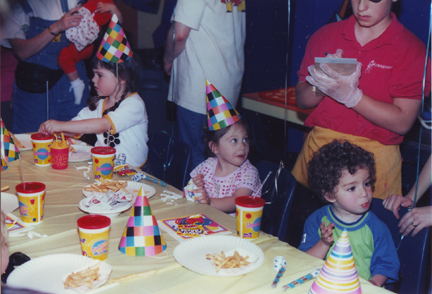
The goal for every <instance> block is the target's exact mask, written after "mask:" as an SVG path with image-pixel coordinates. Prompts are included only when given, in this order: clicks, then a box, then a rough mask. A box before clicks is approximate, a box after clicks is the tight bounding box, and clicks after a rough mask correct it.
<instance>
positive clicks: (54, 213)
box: [1, 151, 390, 294]
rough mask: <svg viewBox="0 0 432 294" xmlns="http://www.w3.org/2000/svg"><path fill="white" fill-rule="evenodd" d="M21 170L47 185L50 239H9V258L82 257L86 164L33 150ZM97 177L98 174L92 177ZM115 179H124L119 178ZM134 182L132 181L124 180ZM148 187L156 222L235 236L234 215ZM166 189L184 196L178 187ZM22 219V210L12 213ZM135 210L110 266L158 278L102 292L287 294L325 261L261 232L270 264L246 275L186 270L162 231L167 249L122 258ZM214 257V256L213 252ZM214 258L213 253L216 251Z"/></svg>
mask: <svg viewBox="0 0 432 294" xmlns="http://www.w3.org/2000/svg"><path fill="white" fill-rule="evenodd" d="M21 154H22V167H23V170H24V179H25V181H28V182H30V181H38V182H43V183H45V185H46V196H45V218H44V221H43V222H42V223H41V224H40V225H38V226H36V227H35V229H34V231H35V232H37V233H39V234H46V235H48V237H46V238H33V239H29V238H28V237H27V236H23V237H15V238H10V239H9V253H13V252H18V251H19V252H23V253H25V254H27V255H28V256H30V257H31V258H36V257H39V256H43V255H48V254H55V253H73V254H81V249H80V243H79V238H78V232H77V227H76V221H77V219H78V218H80V217H81V216H83V215H86V213H84V212H82V211H81V210H80V209H79V208H78V203H79V201H80V200H81V199H83V197H84V196H83V194H82V189H83V187H84V186H86V185H88V184H90V183H93V182H94V180H93V179H91V180H87V179H85V178H84V176H83V171H82V170H76V169H75V167H74V166H87V162H76V163H69V167H68V168H67V169H65V170H54V169H52V167H51V166H46V167H39V166H36V165H34V163H33V153H32V151H23V152H22V153H21ZM19 166H20V165H19V162H18V161H13V162H10V163H9V164H8V169H7V170H5V171H3V172H1V185H2V186H4V185H10V187H11V188H10V190H9V191H7V192H8V193H11V194H15V186H16V185H17V184H19V183H20V182H21V179H20V172H19V169H20V167H19ZM89 176H90V177H91V178H92V177H93V171H92V170H91V172H90V173H89ZM114 178H120V177H119V176H117V175H115V176H114ZM121 178H122V179H123V180H130V177H121ZM143 183H145V184H148V185H151V186H153V187H154V188H155V189H156V195H155V196H153V197H152V198H150V199H149V203H150V206H151V209H152V212H153V214H154V215H155V217H156V219H158V220H161V219H165V218H172V217H181V216H186V215H192V214H197V213H203V214H205V215H207V216H208V217H210V218H211V219H213V220H215V221H216V222H218V223H220V224H222V225H223V226H225V227H226V228H227V229H229V230H230V231H231V232H232V234H231V235H233V236H235V232H236V230H235V226H236V224H235V219H234V218H232V217H231V216H229V215H227V214H225V213H223V212H221V211H218V210H216V209H213V208H210V207H209V206H208V205H204V204H195V203H192V202H188V201H186V200H185V198H182V199H181V200H176V201H175V203H177V204H178V205H168V204H167V203H165V202H163V201H162V200H161V197H160V194H161V193H162V192H163V190H166V188H164V187H162V186H160V185H157V184H154V183H152V182H148V181H145V180H143ZM167 190H170V191H173V192H176V193H181V192H180V191H179V190H177V189H176V188H174V187H170V188H168V189H167ZM13 214H14V215H16V216H19V211H18V210H16V211H14V212H13ZM129 215H130V210H128V211H126V212H124V213H122V214H121V215H120V216H119V217H117V218H115V219H113V220H112V224H111V232H110V240H109V252H108V259H107V262H108V263H109V264H110V265H112V267H113V271H112V274H111V278H118V277H122V276H125V275H129V274H133V273H139V272H145V271H149V270H153V269H156V273H155V274H153V275H150V276H147V277H144V278H142V279H139V280H136V281H132V282H128V283H122V284H120V285H119V286H116V287H114V288H109V289H106V290H104V291H103V293H130V294H131V293H188V294H190V293H272V294H274V293H283V290H282V286H283V285H285V284H287V283H289V282H292V281H293V280H295V279H298V278H299V277H301V276H303V275H305V274H308V273H310V272H311V271H312V270H313V269H314V268H315V267H317V266H320V265H322V264H323V263H324V262H323V261H322V260H319V259H317V258H314V257H312V256H310V255H308V254H306V253H303V252H301V251H299V250H297V249H296V248H294V247H291V246H290V245H289V244H287V243H284V242H281V241H279V240H278V239H277V238H275V237H273V236H271V235H268V234H266V233H263V232H261V234H260V237H259V238H258V239H256V240H254V241H253V242H254V243H255V244H257V245H258V246H259V247H260V248H261V249H262V250H263V252H264V255H265V261H264V263H263V264H262V265H261V267H259V268H258V269H257V270H255V271H253V272H251V273H248V274H246V275H244V276H237V277H228V278H222V277H210V276H204V275H200V274H198V273H195V272H192V271H190V270H188V269H186V268H183V267H182V266H181V265H180V264H179V263H177V262H176V261H175V259H174V257H173V250H174V248H175V247H176V246H177V245H178V244H179V242H178V241H177V240H175V239H174V238H173V237H172V236H170V235H169V234H167V233H166V232H165V231H163V230H162V234H163V237H164V239H165V242H166V244H167V250H166V251H165V252H163V253H161V254H159V255H157V256H153V257H134V256H128V255H125V254H122V253H121V252H120V251H119V250H118V245H119V242H120V237H121V234H122V233H123V230H124V228H125V226H126V222H127V220H128V217H129ZM209 253H210V252H209ZM211 253H214V252H211ZM278 255H281V256H284V257H285V259H286V260H287V270H286V272H285V274H284V275H283V277H282V278H281V280H280V282H279V285H278V287H277V288H276V289H274V288H271V283H272V281H273V279H274V278H275V272H274V271H273V263H274V257H275V256H278ZM311 285H312V282H311V281H309V282H307V283H305V284H304V285H300V286H297V287H296V288H294V289H291V290H288V292H289V293H293V294H294V293H307V292H308V290H309V288H310V286H311ZM361 287H362V290H363V293H390V292H388V291H386V290H385V289H382V288H378V287H375V286H373V285H372V284H370V283H369V282H367V281H365V280H361Z"/></svg>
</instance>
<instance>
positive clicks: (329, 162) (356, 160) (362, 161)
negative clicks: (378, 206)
mask: <svg viewBox="0 0 432 294" xmlns="http://www.w3.org/2000/svg"><path fill="white" fill-rule="evenodd" d="M360 168H365V169H368V170H369V174H370V180H371V185H372V191H373V190H374V187H375V181H376V178H375V176H376V169H375V160H374V155H373V153H371V152H368V151H366V150H364V149H363V148H361V147H359V146H357V145H354V144H351V143H350V142H348V141H346V140H340V141H338V140H334V141H333V142H331V143H329V144H327V145H324V146H322V147H321V148H320V149H319V150H318V151H317V152H315V153H314V156H313V158H312V159H311V160H310V161H309V163H308V170H307V173H308V178H309V187H310V189H311V190H312V192H313V193H314V194H315V195H317V196H319V197H320V198H321V200H323V201H324V202H326V199H325V198H324V195H326V194H327V193H328V194H330V195H331V194H332V193H334V192H335V188H336V186H337V185H338V184H339V179H340V178H341V176H342V172H343V171H344V170H345V169H346V170H348V172H349V173H350V174H351V175H354V174H355V173H356V172H357V170H358V169H360Z"/></svg>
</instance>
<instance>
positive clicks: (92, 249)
mask: <svg viewBox="0 0 432 294" xmlns="http://www.w3.org/2000/svg"><path fill="white" fill-rule="evenodd" d="M77 224H78V232H79V238H80V243H81V252H82V255H84V256H88V257H91V258H93V259H98V260H106V259H107V258H108V241H109V228H110V225H111V220H110V218H109V217H106V216H103V215H86V216H83V217H80V218H79V219H78V221H77Z"/></svg>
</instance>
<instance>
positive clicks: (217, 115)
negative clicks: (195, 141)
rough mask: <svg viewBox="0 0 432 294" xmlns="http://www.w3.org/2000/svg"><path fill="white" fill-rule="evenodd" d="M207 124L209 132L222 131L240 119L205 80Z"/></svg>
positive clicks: (226, 101)
mask: <svg viewBox="0 0 432 294" xmlns="http://www.w3.org/2000/svg"><path fill="white" fill-rule="evenodd" d="M206 93H207V123H208V127H209V130H210V131H216V130H219V129H223V128H225V127H227V126H230V125H232V124H235V123H236V122H238V121H239V120H240V119H241V116H240V114H239V113H238V112H237V110H235V108H233V107H232V106H231V104H230V103H229V102H228V100H226V99H225V97H224V96H222V95H221V93H219V91H218V90H217V89H216V88H215V86H213V85H212V84H211V83H210V82H209V81H208V80H207V79H206Z"/></svg>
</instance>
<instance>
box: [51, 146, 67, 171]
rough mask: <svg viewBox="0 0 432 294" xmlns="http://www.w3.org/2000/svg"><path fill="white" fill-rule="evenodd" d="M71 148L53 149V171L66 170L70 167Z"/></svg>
mask: <svg viewBox="0 0 432 294" xmlns="http://www.w3.org/2000/svg"><path fill="white" fill-rule="evenodd" d="M68 161H69V147H66V148H61V149H57V148H51V165H52V168H53V169H65V168H67V167H68Z"/></svg>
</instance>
